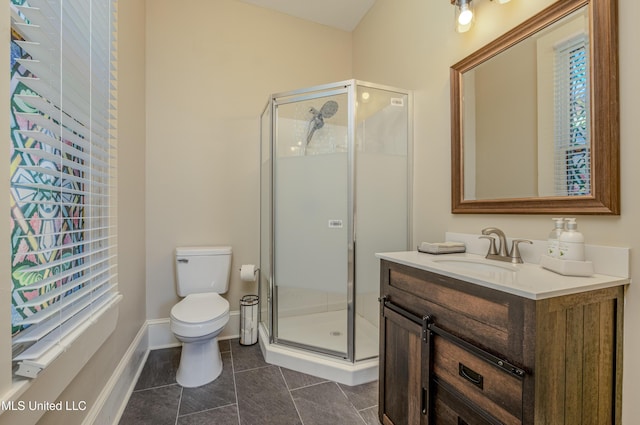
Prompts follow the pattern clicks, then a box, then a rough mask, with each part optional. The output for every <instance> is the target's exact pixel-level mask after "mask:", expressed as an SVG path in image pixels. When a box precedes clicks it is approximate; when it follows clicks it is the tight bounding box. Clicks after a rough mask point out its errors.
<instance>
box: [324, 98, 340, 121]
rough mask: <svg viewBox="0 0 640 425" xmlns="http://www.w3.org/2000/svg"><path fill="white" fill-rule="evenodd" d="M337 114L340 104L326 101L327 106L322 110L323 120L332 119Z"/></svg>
mask: <svg viewBox="0 0 640 425" xmlns="http://www.w3.org/2000/svg"><path fill="white" fill-rule="evenodd" d="M336 112H338V102H336V101H335V100H328V101H326V102H325V104H324V105H322V108H320V113H321V114H322V117H323V118H331V117H332V116H334V115H335V114H336Z"/></svg>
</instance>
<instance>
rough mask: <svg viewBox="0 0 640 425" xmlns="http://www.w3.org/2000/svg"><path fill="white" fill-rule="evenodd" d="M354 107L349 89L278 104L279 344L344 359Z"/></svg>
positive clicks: (276, 230)
mask: <svg viewBox="0 0 640 425" xmlns="http://www.w3.org/2000/svg"><path fill="white" fill-rule="evenodd" d="M348 102H349V100H348V94H347V90H346V88H341V89H337V90H336V89H334V90H328V91H326V92H316V93H312V94H304V95H300V96H297V97H296V96H291V97H288V98H285V99H277V100H275V108H274V124H275V127H274V128H275V132H274V136H275V149H274V153H273V157H274V164H273V179H274V184H273V187H274V198H273V200H274V201H273V202H274V204H273V232H274V240H275V244H274V246H273V250H274V251H273V253H274V270H273V276H274V291H276V292H277V293H276V294H275V296H274V297H273V300H274V301H275V302H274V303H273V308H274V312H273V320H274V322H275V323H274V326H273V331H274V332H273V334H274V338H275V340H276V341H278V342H281V343H286V344H289V345H294V346H301V347H304V348H307V349H312V350H315V351H319V352H323V353H326V354H332V355H335V356H339V357H345V358H346V357H347V355H348V351H349V350H348V345H347V341H348V339H347V337H348V329H347V326H348V322H349V320H348V315H347V311H348V308H347V307H348V305H349V300H348V287H349V282H350V280H352V276H353V273H352V272H351V273H350V265H349V259H350V252H349V242H350V238H349V232H351V230H352V228H353V223H352V216H353V214H352V213H351V209H352V206H351V205H350V202H349V199H350V198H349V195H350V193H349V192H350V187H349V176H350V173H351V170H350V165H349V163H350V154H349V153H348V151H349V149H348V145H349V142H348V141H349V132H350V128H349V122H350V120H349V113H348V111H349V109H350V108H349V104H348ZM350 276H351V277H350ZM351 284H352V282H351Z"/></svg>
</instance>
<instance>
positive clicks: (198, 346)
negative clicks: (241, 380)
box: [176, 338, 222, 388]
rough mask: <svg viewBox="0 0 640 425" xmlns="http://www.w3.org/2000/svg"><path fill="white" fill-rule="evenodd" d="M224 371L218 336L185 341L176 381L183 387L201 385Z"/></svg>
mask: <svg viewBox="0 0 640 425" xmlns="http://www.w3.org/2000/svg"><path fill="white" fill-rule="evenodd" d="M221 373H222V356H221V355H220V348H219V347H218V338H211V339H207V340H204V341H194V342H183V343H182V354H181V355H180V365H179V366H178V372H177V373H176V381H177V382H178V384H180V385H181V386H183V387H186V388H193V387H200V386H202V385H205V384H208V383H209V382H212V381H214V380H215V379H216V378H217V377H218V376H220V374H221Z"/></svg>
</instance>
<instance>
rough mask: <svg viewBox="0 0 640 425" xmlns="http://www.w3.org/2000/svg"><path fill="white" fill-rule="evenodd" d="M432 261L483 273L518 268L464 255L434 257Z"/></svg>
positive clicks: (511, 270) (504, 271)
mask: <svg viewBox="0 0 640 425" xmlns="http://www.w3.org/2000/svg"><path fill="white" fill-rule="evenodd" d="M433 262H434V263H437V264H440V265H442V266H445V267H449V268H451V269H453V268H457V269H462V270H465V271H473V272H483V273H514V272H517V271H518V268H517V267H515V266H514V265H512V264H510V263H504V264H500V263H497V262H495V261H491V260H486V259H480V258H478V259H475V258H466V257H449V258H436V259H434V260H433Z"/></svg>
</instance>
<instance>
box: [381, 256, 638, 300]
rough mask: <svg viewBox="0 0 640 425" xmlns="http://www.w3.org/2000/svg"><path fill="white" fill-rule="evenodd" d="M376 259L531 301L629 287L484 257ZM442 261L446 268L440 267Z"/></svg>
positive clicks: (595, 277) (599, 276)
mask: <svg viewBox="0 0 640 425" xmlns="http://www.w3.org/2000/svg"><path fill="white" fill-rule="evenodd" d="M376 257H378V258H381V259H385V260H389V261H393V262H395V263H399V264H404V265H406V266H411V267H415V268H417V269H421V270H426V271H430V272H434V273H438V274H442V275H445V276H449V277H452V278H455V279H460V280H464V281H467V282H471V283H475V284H477V285H481V286H484V287H487V288H492V289H497V290H499V291H504V292H507V293H510V294H514V295H518V296H521V297H525V298H529V299H533V300H540V299H545V298H551V297H556V296H561V295H568V294H575V293H579V292H584V291H591V290H595V289H603V288H610V287H613V286H619V285H625V284H629V283H630V280H629V279H628V278H625V277H616V276H608V275H603V274H594V275H592V276H589V277H575V276H563V275H560V274H557V273H554V272H552V271H549V270H546V269H543V268H542V267H541V266H540V265H539V264H532V263H525V264H511V263H508V262H502V261H496V260H487V259H485V258H484V256H481V255H477V254H469V253H463V254H441V255H431V254H425V253H422V252H418V251H402V252H385V253H378V254H376ZM456 259H459V260H462V261H463V262H464V261H467V262H477V263H483V264H492V265H495V266H497V267H499V268H500V270H496V271H491V270H468V269H466V268H465V267H464V263H460V266H462V267H460V266H458V265H456V264H455V260H456ZM442 261H444V262H447V263H448V264H445V263H440V262H442Z"/></svg>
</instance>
